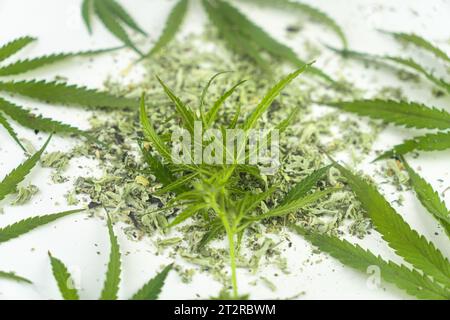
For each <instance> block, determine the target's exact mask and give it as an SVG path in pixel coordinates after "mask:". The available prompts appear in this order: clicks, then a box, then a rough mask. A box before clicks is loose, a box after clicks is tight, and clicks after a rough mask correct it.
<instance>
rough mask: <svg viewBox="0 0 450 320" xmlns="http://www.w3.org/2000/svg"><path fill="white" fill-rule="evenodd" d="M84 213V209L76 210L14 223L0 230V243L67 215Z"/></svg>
mask: <svg viewBox="0 0 450 320" xmlns="http://www.w3.org/2000/svg"><path fill="white" fill-rule="evenodd" d="M82 211H84V209H78V210H70V211H64V212H59V213H54V214H49V215H44V216H38V217H31V218H27V219H24V220H21V221H19V222H16V223H14V224H12V225H9V226H6V227H4V228H0V243H2V242H6V241H9V240H11V239H14V238H17V237H19V236H21V235H23V234H25V233H27V232H29V231H31V230H33V229H36V228H38V227H40V226H43V225H46V224H48V223H50V222H53V221H55V220H57V219H60V218H63V217H66V216H68V215H72V214H75V213H79V212H82Z"/></svg>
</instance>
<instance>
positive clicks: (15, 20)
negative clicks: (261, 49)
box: [0, 0, 450, 299]
mask: <svg viewBox="0 0 450 320" xmlns="http://www.w3.org/2000/svg"><path fill="white" fill-rule="evenodd" d="M193 2H194V3H193V4H192V6H191V10H190V13H189V16H188V19H187V20H188V22H187V23H185V26H184V30H186V31H185V32H187V31H190V30H201V27H202V25H203V23H204V22H205V18H204V13H203V12H202V11H201V10H200V7H199V5H198V3H196V1H193ZM306 2H308V3H311V4H314V5H315V6H317V7H319V8H322V9H323V10H324V11H325V12H327V13H328V14H329V15H331V16H332V17H333V18H335V19H336V20H337V22H338V23H339V24H340V25H341V26H342V28H343V29H344V32H345V33H346V35H347V36H348V38H349V43H350V48H353V49H357V50H361V51H366V52H373V53H383V52H391V53H401V51H402V50H401V48H400V47H399V46H397V45H396V44H395V42H394V41H392V40H391V39H387V37H386V36H383V35H380V34H379V33H377V32H376V31H375V29H376V28H381V29H386V30H398V31H408V32H416V33H418V34H421V35H423V36H425V37H426V38H428V39H432V40H433V41H434V42H435V43H436V44H437V45H439V46H440V47H441V48H444V49H446V51H447V52H450V43H449V41H450V32H449V30H450V22H449V21H450V20H449V15H450V1H446V0H440V1H437V0H433V1H421V0H417V1H402V0H397V1H393V0H389V1H387V0H384V1H381V0H378V1H374V0H333V1H331V0H329V1H325V0H321V1H306ZM80 3H81V1H78V0H65V1H61V0H40V1H33V0H1V1H0V26H1V27H0V42H1V43H2V44H3V43H5V42H7V41H9V40H11V39H13V38H15V37H18V36H23V35H32V36H37V37H38V38H39V41H38V42H37V43H35V44H33V45H31V46H30V47H29V48H26V49H25V50H23V52H22V53H21V54H20V56H21V57H23V56H36V55H39V54H44V53H53V52H59V51H74V50H87V49H93V48H104V47H111V46H116V45H117V44H119V43H118V41H117V40H116V39H115V38H113V37H112V36H111V35H109V34H108V33H107V32H106V31H105V30H104V28H103V26H102V25H100V23H99V22H98V21H97V20H95V23H94V35H93V36H92V37H89V35H88V33H87V31H86V30H85V28H84V25H83V23H82V19H81V15H80V13H79V8H80ZM122 3H124V4H125V5H126V8H127V9H128V10H129V12H130V13H131V15H132V16H134V17H135V18H136V20H137V21H138V22H139V23H140V24H141V25H142V26H143V28H144V29H145V30H147V31H148V32H149V34H150V35H151V37H152V39H154V38H155V37H156V36H157V35H158V34H159V32H160V31H161V28H162V25H163V23H164V21H165V19H166V16H167V14H168V12H169V10H170V8H171V6H172V5H173V3H174V2H173V1H163V0H154V1H148V0H128V1H122ZM242 8H243V9H244V10H245V12H246V13H247V14H249V16H251V17H252V19H254V21H256V22H258V23H259V24H260V25H262V26H264V27H265V28H266V29H267V30H268V31H270V32H271V33H273V34H275V35H278V36H281V37H284V35H285V33H284V30H283V28H284V27H285V26H286V23H287V22H288V21H291V22H296V21H299V18H298V17H295V16H290V15H289V16H284V15H283V14H280V13H277V12H275V13H270V12H268V11H267V10H266V11H264V10H251V11H250V10H249V8H251V7H249V6H242ZM268 19H269V20H268ZM267 21H269V23H267ZM305 25H306V26H307V28H306V29H305V30H304V31H303V32H302V33H301V34H300V35H301V36H305V37H307V38H309V39H313V40H314V41H316V42H318V41H323V42H327V43H331V44H334V45H339V43H338V42H337V40H336V39H335V38H334V37H333V35H332V34H331V33H330V32H329V31H324V30H321V29H320V28H315V27H310V23H305ZM318 31H320V32H318ZM296 39H297V38H294V39H291V40H287V39H286V43H288V44H289V45H291V46H292V47H294V48H295V49H296V50H297V51H298V52H299V54H300V56H301V55H302V52H301V46H300V45H299V42H298V40H296ZM143 45H144V47H147V48H148V47H149V46H150V42H149V41H148V40H147V41H146V42H144V44H143ZM324 53H325V56H321V57H319V58H318V62H317V65H318V66H321V67H323V68H324V69H325V70H326V71H327V72H328V73H329V74H334V73H341V72H343V73H344V74H346V75H348V76H349V77H352V78H354V79H355V78H356V79H359V82H358V85H359V86H360V87H367V88H368V89H369V90H375V88H380V87H382V86H385V85H389V84H391V83H396V84H397V83H398V79H397V78H396V77H394V76H393V75H392V73H389V72H384V73H383V72H381V73H380V72H378V73H375V75H372V74H370V75H369V74H366V72H367V71H366V70H365V69H363V68H360V69H359V71H358V69H352V70H336V64H335V63H334V60H335V59H337V58H336V57H335V56H333V55H332V54H330V53H329V52H326V50H324ZM114 56H115V58H117V59H118V60H119V64H112V63H111V61H112V59H113V57H112V56H108V55H106V56H102V57H99V58H95V63H92V62H89V60H88V59H75V60H71V61H69V62H64V63H60V64H58V65H55V66H51V67H47V68H45V69H40V70H39V71H36V72H32V73H29V74H26V75H25V76H24V78H31V77H34V76H36V77H39V78H48V79H51V78H53V77H54V76H55V75H63V76H66V77H68V78H69V79H70V81H71V82H73V83H79V84H84V85H88V86H91V87H98V88H101V86H102V82H103V80H104V79H105V77H106V76H107V75H109V74H113V75H116V76H117V75H119V74H120V72H121V71H122V69H121V68H122V67H123V68H125V67H126V66H128V64H129V62H130V61H131V59H134V58H135V56H134V54H133V53H132V52H130V51H128V50H124V51H123V52H121V53H120V54H119V55H118V56H116V55H114ZM419 58H420V59H422V60H421V61H423V59H425V60H427V59H428V61H427V63H429V64H431V67H433V65H432V62H431V60H432V59H431V58H429V56H428V55H426V54H425V55H420V56H419ZM111 66H114V69H112V68H111ZM436 69H437V68H436ZM354 70H356V71H354ZM436 72H437V73H438V74H445V72H444V71H443V70H442V69H437V70H436ZM16 79H17V78H16ZM407 86H408V85H407ZM408 88H409V90H408V91H407V92H408V97H409V98H410V99H411V100H416V101H421V102H424V103H428V104H435V105H436V106H438V107H442V108H445V109H446V110H448V111H450V100H449V98H448V97H446V98H444V99H439V100H436V101H434V100H433V98H432V97H430V95H429V93H428V92H429V91H430V85H429V83H428V82H426V81H424V82H421V83H420V84H417V85H414V86H413V87H408ZM15 101H17V102H21V103H22V104H23V105H25V106H31V107H36V108H38V110H39V112H41V113H43V114H44V115H48V116H52V117H53V118H56V119H59V120H62V121H66V122H69V123H71V124H75V125H78V126H79V127H81V128H88V123H87V119H88V115H89V113H88V112H86V111H83V110H80V109H76V108H62V107H60V106H46V105H45V104H40V103H36V102H32V101H30V100H26V99H15ZM17 131H18V132H19V134H20V135H21V136H23V137H26V138H28V139H30V140H31V141H33V143H34V145H35V147H36V148H37V147H39V146H40V145H41V144H42V143H43V138H45V137H44V136H39V137H40V139H37V137H36V136H35V135H34V133H33V132H31V131H29V130H25V129H22V128H20V127H17ZM418 133H419V131H414V130H402V129H398V128H388V129H387V130H386V131H385V132H384V133H383V134H382V135H381V137H380V139H379V141H377V143H376V148H386V147H387V146H392V145H393V144H395V143H398V142H400V141H401V140H402V139H404V138H407V137H411V136H413V135H415V134H418ZM73 143H74V141H71V140H70V139H64V138H60V137H55V138H54V140H53V141H52V143H51V145H50V147H49V149H48V150H49V151H56V150H62V151H64V150H68V149H69V147H70V146H71V145H72V144H73ZM23 160H24V156H23V154H22V152H21V150H20V149H19V148H18V147H17V146H16V145H15V144H14V143H13V142H12V141H11V139H10V138H9V137H8V136H7V135H6V134H5V132H4V130H3V129H0V177H3V176H4V175H5V174H6V173H7V172H9V171H10V170H11V169H13V168H14V167H15V166H17V165H18V164H19V163H20V162H21V161H23ZM411 163H412V165H413V167H414V168H418V167H419V166H420V167H421V168H422V170H421V171H420V173H421V175H423V176H424V177H425V178H426V179H427V180H428V181H430V182H431V183H432V184H433V186H434V187H435V189H436V190H437V191H438V192H440V193H441V192H442V191H444V190H445V189H446V188H447V187H449V186H450V176H449V173H450V165H449V163H450V152H448V151H447V152H439V153H427V154H422V155H421V156H420V158H419V159H417V160H415V159H414V160H412V159H411ZM377 165H378V164H377ZM377 165H373V166H365V170H373V169H374V168H376V166H377ZM71 170H73V172H74V173H77V174H79V172H77V171H76V170H77V166H76V163H72V168H71ZM49 173H50V171H49V170H47V169H43V168H41V167H39V166H38V167H36V168H35V169H34V170H33V171H32V174H30V175H29V177H28V178H27V180H26V181H25V184H26V183H30V182H32V183H33V184H36V185H37V186H38V187H39V188H40V193H39V194H38V195H36V196H35V197H34V198H33V199H32V201H31V203H30V204H28V205H26V206H19V207H11V206H9V205H8V203H9V202H10V201H11V199H12V197H8V198H7V199H5V200H4V201H2V202H1V203H0V206H2V207H3V208H4V214H3V215H0V226H6V225H8V224H10V223H13V222H15V221H18V220H21V219H23V218H26V217H29V216H34V215H37V214H46V213H51V212H58V211H62V210H65V209H67V206H66V205H65V200H64V197H63V195H64V193H65V192H66V191H67V190H69V189H70V186H71V183H72V181H71V182H68V183H66V184H63V185H54V184H52V183H51V182H50V177H49ZM438 179H442V180H443V182H438ZM386 191H387V197H388V198H391V199H396V196H395V195H393V196H392V192H390V191H392V189H389V187H388V189H386ZM391 196H392V197H391ZM405 196H406V203H405V206H403V207H401V208H399V211H400V212H401V214H402V215H404V216H405V218H406V219H407V221H408V222H409V223H410V224H411V225H412V226H413V227H414V228H416V229H417V230H418V231H420V232H421V233H422V234H424V235H425V236H427V237H428V238H429V239H431V240H432V241H434V242H435V243H436V244H437V246H438V247H439V248H440V249H441V250H442V251H443V252H444V254H446V255H447V256H449V255H450V249H449V243H448V241H447V242H446V239H445V238H444V237H442V236H441V234H442V232H440V230H439V229H438V227H437V224H436V223H435V221H434V220H433V218H431V217H430V216H429V214H428V213H427V212H426V211H425V210H424V209H423V208H422V207H421V206H420V204H419V203H418V201H417V200H415V198H414V195H413V194H412V193H405ZM445 200H446V203H447V205H450V192H447V193H446V194H445ZM57 203H59V205H58V204H57ZM115 228H116V233H117V235H118V236H119V240H120V245H121V249H122V253H123V256H122V260H123V274H122V279H123V280H122V284H121V290H120V298H123V299H125V298H128V297H130V296H131V295H132V294H133V293H134V292H135V291H136V290H137V289H138V288H139V287H140V286H141V285H142V284H143V283H144V282H145V281H146V280H148V279H149V278H151V277H152V276H153V275H154V274H155V272H157V271H159V270H160V267H161V265H163V264H164V265H165V264H168V263H170V262H171V260H169V259H166V258H164V257H163V256H156V255H155V251H156V249H155V247H154V245H153V244H152V242H151V240H149V239H145V240H144V241H141V242H131V241H129V240H128V239H127V238H126V237H125V236H124V234H123V232H121V226H119V225H118V226H116V227H115ZM435 232H438V233H439V235H435ZM291 239H292V240H294V244H295V245H294V246H293V248H292V249H290V250H289V251H287V252H286V254H288V255H289V266H290V269H291V270H292V273H291V274H290V275H281V276H280V277H277V278H274V277H273V273H274V270H271V269H270V268H269V269H266V270H264V275H265V276H267V278H269V279H271V280H272V281H273V282H275V284H276V285H277V287H278V290H277V292H275V293H274V292H271V291H270V290H269V289H268V288H266V287H265V286H263V285H261V286H258V287H252V286H250V285H248V282H249V281H250V280H251V279H252V278H248V277H247V275H246V271H244V270H239V272H238V276H239V284H240V291H241V292H242V293H246V292H249V293H251V297H252V298H255V299H256V298H286V297H290V296H293V295H295V294H297V293H299V292H301V291H305V294H304V295H303V296H302V298H305V299H318V298H323V299H336V298H337V299H347V298H352V299H362V298H369V299H404V298H408V296H406V295H405V294H403V293H402V292H401V291H399V290H397V289H396V288H394V287H393V286H389V285H388V286H386V287H385V286H384V285H383V286H382V287H380V288H373V287H371V286H368V285H367V278H368V276H367V275H364V274H361V273H358V272H355V271H353V270H351V269H349V268H345V267H343V266H342V265H341V264H339V263H337V262H336V261H335V260H333V259H331V258H325V256H322V255H315V256H313V261H316V260H320V259H323V258H325V259H324V261H323V262H322V263H319V264H312V265H311V264H305V263H304V261H305V260H306V259H307V258H309V257H310V256H311V247H310V246H309V245H308V244H307V243H306V242H305V241H304V240H302V239H301V238H299V237H297V236H291ZM359 242H360V243H362V244H363V245H364V246H365V247H367V248H370V249H372V250H374V251H375V252H378V253H381V254H382V255H383V256H384V257H386V258H394V255H393V254H392V252H391V251H390V250H389V249H388V248H387V247H386V246H385V245H384V244H383V243H382V242H381V241H380V240H379V237H378V236H377V235H372V236H370V237H367V238H366V239H364V240H363V241H359ZM48 250H50V251H51V252H52V253H53V254H54V255H55V256H56V257H58V258H60V259H61V260H62V261H64V262H65V263H66V265H68V266H69V268H70V269H71V271H72V272H73V273H74V274H75V276H76V278H77V279H79V280H80V281H81V287H82V291H81V297H82V298H85V299H95V298H97V297H98V296H99V294H100V291H101V288H102V284H103V275H104V273H105V268H106V263H107V260H108V255H109V242H108V235H107V230H106V227H105V223H104V222H103V221H101V220H99V219H88V218H87V217H86V216H85V215H83V214H78V215H74V216H72V217H68V218H64V219H62V220H59V221H57V222H55V223H53V224H51V225H49V226H46V227H43V228H40V229H38V230H36V231H33V232H31V233H29V234H27V235H25V236H22V237H20V238H19V239H16V240H12V241H10V242H7V243H4V244H1V245H0V270H4V271H9V270H13V271H16V272H17V273H18V274H19V275H22V276H24V277H27V278H29V279H31V280H32V281H33V282H34V284H33V285H31V286H29V285H23V284H17V283H14V282H9V281H5V280H0V299H12V298H25V299H59V298H60V295H59V293H58V289H57V287H56V284H55V281H54V279H53V276H52V274H51V270H50V263H49V259H48V256H47V251H48ZM97 252H99V253H100V254H97ZM127 252H129V254H127V255H125V253H127ZM220 288H221V286H220V284H219V283H217V282H215V281H213V280H211V279H210V278H209V277H208V276H206V275H204V274H198V275H197V276H195V277H194V280H193V282H192V283H190V284H182V283H181V281H180V279H179V277H178V275H177V274H176V273H175V272H172V273H171V274H170V275H169V278H168V282H167V285H166V286H165V288H164V290H163V293H162V295H161V298H163V299H170V298H174V299H191V298H198V296H200V297H201V298H207V297H209V296H211V295H214V294H217V293H218V291H219V290H220ZM197 295H198V296H197Z"/></svg>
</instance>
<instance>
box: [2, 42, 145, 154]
mask: <svg viewBox="0 0 450 320" xmlns="http://www.w3.org/2000/svg"><path fill="white" fill-rule="evenodd" d="M35 40H36V39H34V38H31V37H23V38H18V39H16V40H13V41H11V42H10V43H8V44H6V45H4V46H3V47H1V48H0V62H1V61H2V60H4V59H6V58H9V57H10V56H12V55H13V54H15V53H17V52H18V51H19V50H21V49H22V48H24V47H25V46H27V45H28V44H30V43H31V42H33V41H35ZM112 50H115V48H113V49H104V50H94V51H80V52H76V53H58V54H51V55H46V56H41V57H36V58H33V59H25V60H19V61H16V62H12V63H10V64H8V65H6V66H1V65H0V77H2V76H14V75H18V74H23V73H26V72H28V71H31V70H35V69H38V68H40V67H43V66H46V65H48V64H53V63H56V62H59V61H62V60H65V59H68V58H71V57H77V56H88V55H94V54H100V53H104V52H110V51H112ZM0 91H3V92H8V93H15V94H19V95H22V96H26V97H30V98H34V99H37V100H41V101H44V102H46V103H55V104H56V103H61V104H69V105H77V106H85V107H112V108H114V107H116V108H130V107H136V106H137V104H136V101H134V100H130V99H126V98H119V97H115V96H112V95H110V94H108V93H104V92H99V91H96V90H91V89H87V88H85V87H78V86H74V85H69V84H67V83H64V82H47V81H44V80H41V81H39V80H35V79H33V80H22V81H14V80H12V81H0ZM5 115H6V116H8V117H9V118H11V119H12V120H14V121H15V122H17V123H19V124H21V125H22V126H25V127H27V128H31V129H34V130H39V131H44V132H50V133H58V134H67V133H71V134H75V135H80V136H84V137H86V138H89V139H92V138H91V137H90V136H89V134H88V133H86V132H84V131H82V130H80V129H78V128H75V127H72V126H70V125H68V124H64V123H61V122H58V121H55V120H52V119H47V118H43V117H42V116H39V115H37V116H36V115H33V114H32V113H31V112H29V111H28V110H25V109H24V108H22V107H21V106H17V105H15V104H13V103H12V102H10V101H8V100H5V99H3V98H0V125H1V126H3V127H4V128H5V129H6V130H7V131H8V133H9V135H10V136H11V137H12V138H13V139H14V141H16V143H17V144H18V145H19V146H20V147H21V148H22V149H24V148H23V145H22V144H21V143H20V139H19V137H18V136H17V134H16V133H15V131H14V129H13V127H12V126H11V125H10V124H9V121H8V119H7V118H6V117H5Z"/></svg>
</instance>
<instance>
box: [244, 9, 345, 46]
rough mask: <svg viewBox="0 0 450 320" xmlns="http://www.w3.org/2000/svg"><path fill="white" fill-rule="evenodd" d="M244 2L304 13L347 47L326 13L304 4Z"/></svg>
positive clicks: (340, 32) (343, 36)
mask: <svg viewBox="0 0 450 320" xmlns="http://www.w3.org/2000/svg"><path fill="white" fill-rule="evenodd" d="M245 1H247V2H255V3H257V4H260V5H270V6H279V7H281V8H283V9H287V10H289V11H292V10H297V11H300V12H302V13H305V14H306V15H308V16H310V17H311V18H312V19H313V20H315V21H317V22H319V23H322V24H323V25H325V26H327V27H328V28H330V29H331V30H333V31H334V32H335V34H336V35H337V36H338V37H339V39H340V40H341V42H342V45H343V46H344V48H346V47H347V46H348V43H347V38H346V37H345V34H344V31H342V29H341V27H340V26H339V25H338V24H337V23H336V21H334V20H333V19H332V18H330V16H328V15H327V14H326V13H324V12H323V11H320V10H319V9H317V8H314V7H311V6H309V5H307V4H305V3H301V2H298V1H290V0H245Z"/></svg>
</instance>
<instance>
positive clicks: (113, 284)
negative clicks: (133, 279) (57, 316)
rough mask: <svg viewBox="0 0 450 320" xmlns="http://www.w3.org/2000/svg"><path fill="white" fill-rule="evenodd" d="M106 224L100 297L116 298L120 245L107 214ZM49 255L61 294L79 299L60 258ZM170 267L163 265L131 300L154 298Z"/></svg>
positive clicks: (69, 298)
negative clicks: (107, 244) (108, 250)
mask: <svg viewBox="0 0 450 320" xmlns="http://www.w3.org/2000/svg"><path fill="white" fill-rule="evenodd" d="M107 224H108V233H109V240H110V245H111V253H110V256H109V263H108V269H107V272H106V276H105V283H104V285H103V290H102V293H101V296H100V299H101V300H117V299H118V296H117V293H118V291H119V285H120V274H121V257H120V247H119V243H118V241H117V237H116V235H115V234H114V230H113V225H112V222H111V218H110V217H109V215H108V221H107ZM49 257H50V263H51V266H52V272H53V276H54V278H55V280H56V283H57V285H58V288H59V291H60V293H61V296H62V297H63V298H64V299H65V300H79V299H80V296H79V293H78V290H77V289H76V288H75V283H74V281H73V277H72V276H71V274H70V273H69V271H68V268H67V267H66V266H65V265H64V263H63V262H62V261H61V260H59V259H57V258H55V257H54V256H53V255H52V254H51V253H50V252H49ZM171 269H172V265H169V266H167V267H165V268H164V269H163V270H162V271H161V272H160V273H158V274H157V275H156V276H155V277H154V278H153V279H150V280H149V281H148V282H147V283H146V284H144V286H143V287H142V288H141V289H139V290H138V291H137V292H136V293H135V294H134V295H133V296H132V298H131V300H156V299H157V298H158V296H159V294H160V293H161V290H162V288H163V286H164V282H165V280H166V278H167V276H168V274H169V272H170V270H171Z"/></svg>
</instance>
